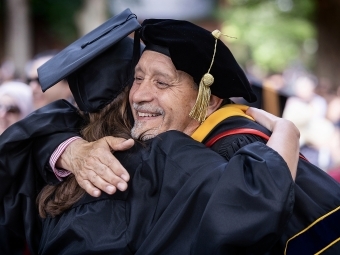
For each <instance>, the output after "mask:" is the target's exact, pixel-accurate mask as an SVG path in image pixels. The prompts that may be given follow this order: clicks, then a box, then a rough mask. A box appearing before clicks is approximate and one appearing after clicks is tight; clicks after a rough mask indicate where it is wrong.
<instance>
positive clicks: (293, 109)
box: [282, 75, 327, 146]
mask: <svg viewBox="0 0 340 255" xmlns="http://www.w3.org/2000/svg"><path fill="white" fill-rule="evenodd" d="M316 84H317V83H316V80H315V79H313V78H312V77H311V76H307V75H304V76H300V77H299V78H297V79H296V81H295V82H294V84H293V95H292V96H291V97H289V98H288V99H287V102H286V105H285V108H284V110H283V114H282V117H283V118H285V119H288V120H290V121H292V122H293V123H294V124H295V125H296V126H297V127H298V128H299V130H300V132H301V134H300V143H301V146H302V145H303V144H304V143H305V136H306V132H304V130H305V129H306V127H307V126H308V123H309V122H310V121H312V120H313V119H315V118H325V116H326V112H327V102H326V100H325V99H324V98H323V97H321V96H319V95H318V94H316V93H315V88H316Z"/></svg>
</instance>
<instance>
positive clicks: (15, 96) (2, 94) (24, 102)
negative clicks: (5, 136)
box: [0, 81, 34, 134]
mask: <svg viewBox="0 0 340 255" xmlns="http://www.w3.org/2000/svg"><path fill="white" fill-rule="evenodd" d="M33 109H34V107H33V99H32V91H31V89H30V87H29V86H27V85H26V84H24V83H22V82H17V81H8V82H4V83H3V84H2V85H0V134H2V132H4V131H5V129H6V128H8V127H9V126H10V125H12V124H14V123H15V122H17V121H19V120H21V119H23V118H25V117H26V116H27V115H28V114H29V113H31V112H32V111H33Z"/></svg>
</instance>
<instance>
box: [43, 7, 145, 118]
mask: <svg viewBox="0 0 340 255" xmlns="http://www.w3.org/2000/svg"><path fill="white" fill-rule="evenodd" d="M138 28H140V24H139V22H138V21H137V17H136V15H135V14H133V13H132V12H131V11H130V10H129V9H126V10H125V11H123V12H122V13H120V14H118V15H116V16H114V17H112V18H111V19H109V20H108V21H106V22H105V23H103V24H102V25H100V26H99V27H97V28H96V29H94V30H92V31H91V32H90V33H88V34H86V35H85V36H83V37H81V38H79V39H78V40H76V41H75V42H73V43H72V44H70V45H69V46H67V47H66V48H65V49H64V50H62V51H60V52H59V53H58V54H57V55H55V56H54V57H53V58H51V59H50V60H49V61H47V62H46V63H45V64H43V65H42V66H41V67H39V68H38V75H39V82H40V84H41V88H42V90H43V91H46V90H47V89H48V88H50V87H52V86H53V85H54V84H56V83H58V82H59V81H61V80H63V79H66V80H67V81H68V83H69V86H70V89H71V91H72V94H73V96H74V99H75V101H76V103H77V105H78V107H79V109H80V110H82V111H84V112H96V111H98V110H100V109H102V108H103V107H104V106H105V105H107V104H108V103H110V102H111V101H112V100H113V99H114V98H116V97H117V95H118V94H119V93H120V92H122V90H123V89H124V88H125V87H126V86H127V85H130V84H131V82H132V79H133V68H134V60H133V56H134V55H136V53H133V50H134V49H135V48H136V47H134V43H133V39H131V38H129V37H127V36H128V35H129V34H131V33H132V32H134V31H135V30H136V29H138ZM138 44H139V42H138ZM138 54H139V52H138Z"/></svg>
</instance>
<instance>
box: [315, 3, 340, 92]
mask: <svg viewBox="0 0 340 255" xmlns="http://www.w3.org/2000/svg"><path fill="white" fill-rule="evenodd" d="M316 11H317V20H316V22H317V28H318V42H319V49H318V57H317V66H316V73H317V75H318V77H320V78H321V77H326V78H328V79H330V81H331V83H332V84H333V87H334V88H336V87H339V86H340V54H339V52H340V50H339V49H340V29H339V24H340V1H339V0H317V7H316Z"/></svg>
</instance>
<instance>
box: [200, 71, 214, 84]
mask: <svg viewBox="0 0 340 255" xmlns="http://www.w3.org/2000/svg"><path fill="white" fill-rule="evenodd" d="M202 81H203V84H204V85H205V86H211V85H212V84H213V83H214V76H212V75H211V74H210V73H206V74H205V75H203V79H202Z"/></svg>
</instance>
